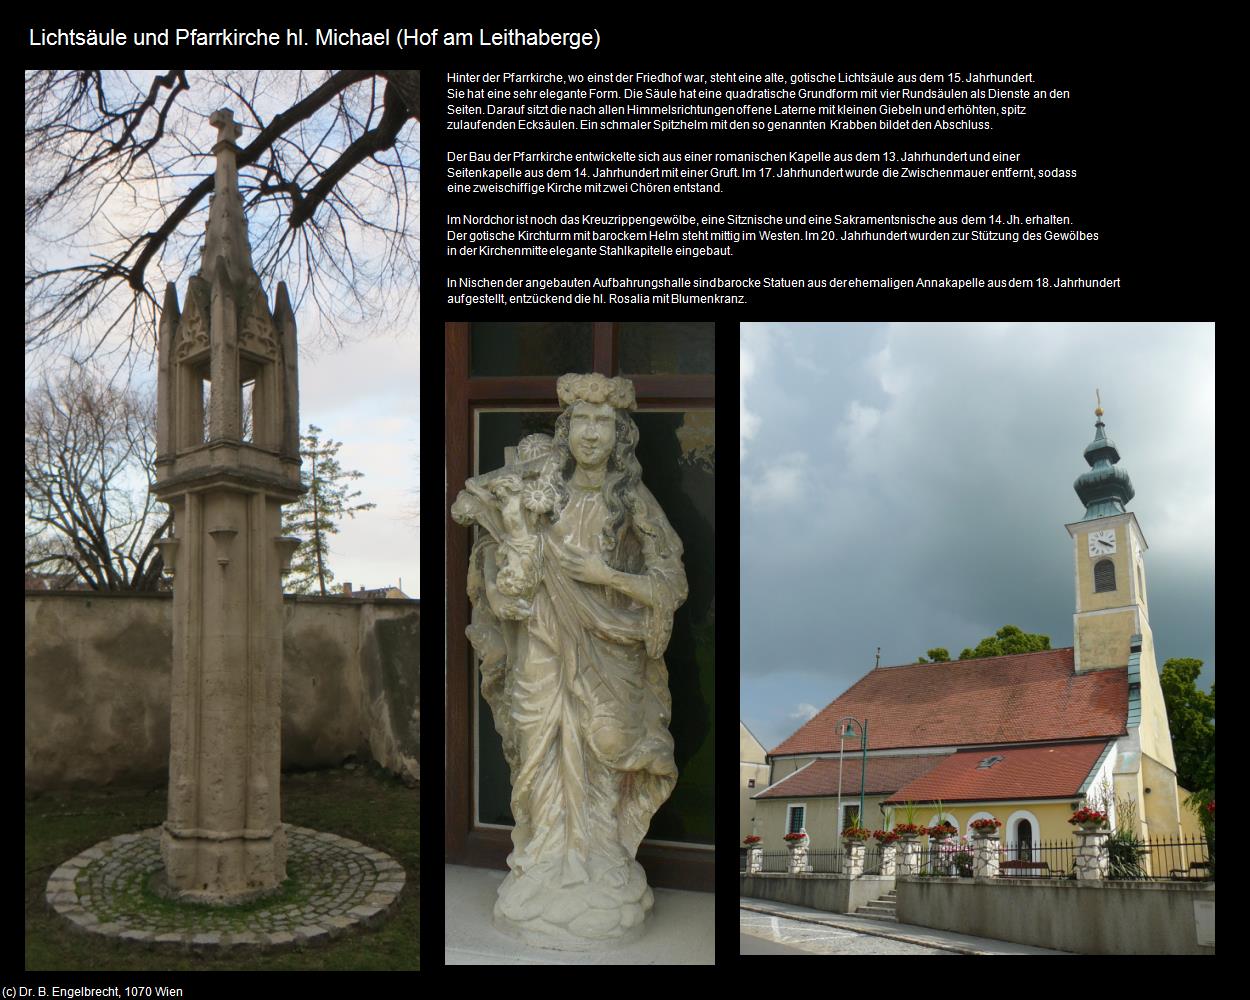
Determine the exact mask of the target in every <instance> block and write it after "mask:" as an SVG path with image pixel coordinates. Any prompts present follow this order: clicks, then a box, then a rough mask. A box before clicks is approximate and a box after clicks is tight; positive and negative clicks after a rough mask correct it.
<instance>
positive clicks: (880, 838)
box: [872, 830, 899, 847]
mask: <svg viewBox="0 0 1250 1000" xmlns="http://www.w3.org/2000/svg"><path fill="white" fill-rule="evenodd" d="M872 835H873V837H874V838H875V839H876V841H877V843H878V844H880V845H881V846H882V847H884V846H885V845H886V844H893V843H894V842H895V841H897V840H898V838H899V834H898V833H897V832H896V831H894V830H873V831H872Z"/></svg>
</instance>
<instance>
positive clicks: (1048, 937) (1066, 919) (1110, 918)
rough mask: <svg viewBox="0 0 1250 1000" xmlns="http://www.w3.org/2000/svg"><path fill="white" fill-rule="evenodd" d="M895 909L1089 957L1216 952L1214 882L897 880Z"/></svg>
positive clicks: (907, 920)
mask: <svg viewBox="0 0 1250 1000" xmlns="http://www.w3.org/2000/svg"><path fill="white" fill-rule="evenodd" d="M808 905H812V904H808ZM897 913H898V919H899V923H904V924H917V925H919V926H921V927H934V928H937V929H939V930H946V931H955V932H957V933H959V934H973V935H976V936H978V937H988V938H997V939H998V940H1000V941H1014V942H1015V943H1017V944H1029V945H1035V946H1037V947H1040V948H1057V949H1059V950H1060V951H1071V952H1079V953H1082V954H1088V955H1214V954H1215V885H1214V884H1212V883H1197V884H1195V883H1189V884H1186V883H1181V882H1125V881H1106V882H1101V881H1080V882H1078V881H1071V880H1068V879H1036V878H994V879H973V878H943V879H937V878H900V879H899V880H898V907H897Z"/></svg>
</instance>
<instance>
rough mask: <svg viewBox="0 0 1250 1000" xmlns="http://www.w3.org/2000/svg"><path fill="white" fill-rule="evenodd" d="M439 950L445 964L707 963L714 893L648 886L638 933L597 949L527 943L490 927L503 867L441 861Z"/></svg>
mask: <svg viewBox="0 0 1250 1000" xmlns="http://www.w3.org/2000/svg"><path fill="white" fill-rule="evenodd" d="M443 871H444V879H445V883H446V890H447V896H446V905H445V918H446V927H445V929H444V939H443V941H444V953H445V960H446V963H447V964H448V965H712V964H714V962H715V958H716V951H715V944H714V942H715V936H716V928H715V920H714V912H713V911H714V905H713V904H714V902H715V897H714V896H713V894H712V893H710V892H678V891H677V890H676V889H654V890H652V891H653V892H654V893H655V909H653V910H652V911H651V915H650V916H649V917H648V918H647V932H646V934H644V935H643V936H642V939H641V940H639V941H636V942H634V943H633V944H629V945H626V946H624V947H622V948H617V949H614V950H609V951H603V952H577V951H546V950H544V949H539V948H531V947H528V946H527V945H525V944H522V943H521V942H520V941H518V940H516V939H515V938H511V937H508V936H507V935H506V934H501V933H500V932H499V931H497V930H495V928H494V926H493V925H492V924H491V912H492V910H493V909H494V906H495V894H496V893H497V892H498V891H499V884H500V883H501V882H502V881H503V880H504V876H505V875H507V874H508V873H507V872H506V871H493V870H491V869H488V868H467V867H464V866H462V865H444V866H443Z"/></svg>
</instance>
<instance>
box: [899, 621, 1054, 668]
mask: <svg viewBox="0 0 1250 1000" xmlns="http://www.w3.org/2000/svg"><path fill="white" fill-rule="evenodd" d="M1047 649H1050V636H1048V635H1041V634H1039V633H1036V632H1025V631H1024V630H1023V629H1021V628H1020V627H1019V626H1017V625H1004V626H1003V627H1002V628H1000V629H999V630H998V631H997V632H995V633H994V634H993V635H987V636H986V637H985V638H984V639H982V640H981V641H980V642H978V643H977V644H976V646H975V647H968V646H965V647H964V648H963V650H962V651H961V652H960V654H959V658H960V659H961V660H980V659H984V658H986V657H990V656H1012V655H1014V654H1016V653H1040V652H1042V651H1043V650H1047ZM950 658H951V655H950V652H949V651H947V650H946V649H944V648H943V647H941V646H937V647H935V648H934V649H930V650H928V656H927V657H924V656H921V657H919V658H918V659H917V660H916V662H917V663H949V662H950Z"/></svg>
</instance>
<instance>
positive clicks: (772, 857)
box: [760, 851, 790, 872]
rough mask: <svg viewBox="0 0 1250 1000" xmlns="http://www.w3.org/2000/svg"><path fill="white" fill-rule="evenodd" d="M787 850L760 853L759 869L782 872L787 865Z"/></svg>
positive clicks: (788, 857)
mask: <svg viewBox="0 0 1250 1000" xmlns="http://www.w3.org/2000/svg"><path fill="white" fill-rule="evenodd" d="M789 861H790V852H789V851H764V852H762V853H761V854H760V864H761V867H760V871H762V872H784V871H786V869H787V867H788V866H789Z"/></svg>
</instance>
